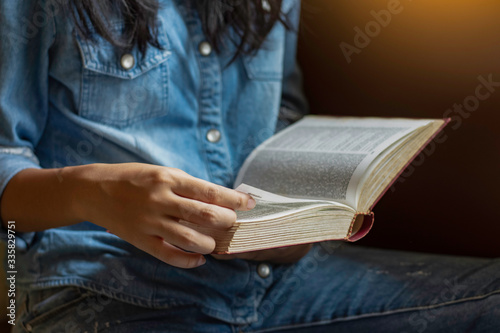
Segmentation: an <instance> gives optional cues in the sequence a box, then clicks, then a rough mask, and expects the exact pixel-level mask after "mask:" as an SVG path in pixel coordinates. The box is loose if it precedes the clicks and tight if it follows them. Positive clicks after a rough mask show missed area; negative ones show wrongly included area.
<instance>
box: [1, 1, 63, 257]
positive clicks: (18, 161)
mask: <svg viewBox="0 0 500 333" xmlns="http://www.w3.org/2000/svg"><path fill="white" fill-rule="evenodd" d="M51 6H52V5H51V1H50V0H47V1H46V2H45V0H44V1H0V200H1V196H2V195H3V192H4V190H5V187H6V186H7V184H8V182H9V181H10V180H11V179H12V177H13V176H14V175H15V174H17V173H18V172H19V171H21V170H24V169H27V168H40V164H39V162H38V159H37V157H36V155H35V150H36V146H37V144H38V141H39V140H40V137H41V136H42V133H43V130H44V126H45V122H46V119H47V112H48V80H49V76H48V68H49V55H48V54H49V48H50V45H51V44H52V43H53V40H54V38H55V27H54V17H53V8H51ZM26 209H30V207H26ZM34 234H35V233H16V247H17V248H18V249H19V250H23V249H26V248H27V246H28V245H29V243H30V242H31V240H32V239H33V236H34ZM0 240H4V241H5V240H6V230H5V228H3V227H1V230H0Z"/></svg>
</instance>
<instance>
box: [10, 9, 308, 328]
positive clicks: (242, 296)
mask: <svg viewBox="0 0 500 333" xmlns="http://www.w3.org/2000/svg"><path fill="white" fill-rule="evenodd" d="M186 3H187V1H185V0H177V1H174V0H169V1H161V5H162V6H161V9H160V12H159V16H158V25H159V42H160V44H161V46H162V48H161V49H158V48H154V47H149V48H148V50H147V52H146V54H145V55H144V56H142V55H141V54H140V52H139V51H138V50H137V49H136V48H134V49H132V50H131V51H129V52H128V53H126V54H122V53H120V51H119V50H117V49H116V48H114V47H112V46H111V44H110V43H108V42H107V41H105V40H104V39H103V38H101V37H100V36H97V35H95V36H93V38H91V39H88V40H87V39H83V38H81V37H79V35H78V34H77V33H76V30H75V26H74V24H73V23H72V21H71V20H70V19H69V18H68V17H69V15H68V13H67V12H65V11H64V10H63V6H62V4H63V0H40V1H35V0H32V1H1V2H0V193H3V190H4V189H5V186H6V185H7V183H8V182H9V180H10V179H11V178H12V177H13V176H14V175H15V174H16V173H18V172H19V171H21V170H23V169H26V168H59V167H63V166H71V165H81V164H89V163H96V162H99V163H122V162H142V163H149V164H155V165H163V166H168V167H174V168H179V169H182V170H184V171H186V172H187V173H189V174H191V175H193V176H195V177H199V178H202V179H205V180H208V181H211V182H214V183H217V184H220V185H224V186H228V187H231V186H232V185H233V182H234V179H235V177H236V174H237V172H238V170H239V168H240V166H241V165H242V163H243V161H244V159H245V158H246V157H247V155H248V154H249V153H250V152H251V151H252V149H253V148H255V147H256V146H257V145H258V144H260V143H261V142H262V141H264V140H265V139H267V138H269V137H270V136H271V135H272V134H273V133H274V131H275V128H276V124H277V119H278V113H279V110H280V108H282V109H285V110H288V112H290V110H291V112H292V113H293V112H295V113H303V112H305V111H306V102H305V99H304V96H303V94H302V92H301V75H300V71H299V69H298V67H297V65H296V60H295V56H296V43H297V30H298V22H299V11H300V3H299V1H298V0H284V1H283V5H282V11H283V12H284V13H286V14H287V15H288V21H289V24H290V25H291V26H292V29H291V30H287V29H285V27H284V26H283V24H281V23H279V22H278V23H276V25H275V26H274V27H273V29H272V31H271V32H270V34H269V36H268V37H267V40H266V42H265V43H264V45H263V47H262V48H261V49H260V50H259V51H258V52H257V53H256V54H255V55H244V56H241V57H239V58H237V60H236V61H234V62H233V63H231V64H230V65H228V63H229V60H230V59H231V58H232V56H233V52H234V46H232V45H231V43H227V45H226V47H225V48H224V49H223V50H222V51H221V52H215V51H211V50H210V45H209V44H208V45H207V44H206V43H205V44H202V43H203V42H204V41H205V37H204V34H203V30H202V26H201V23H200V20H199V17H198V14H197V12H196V10H194V9H193V8H191V7H190V6H187V5H186ZM110 24H111V26H112V29H115V30H116V31H117V32H119V31H120V30H121V29H122V28H123V24H122V22H121V21H120V20H118V19H117V20H112V21H111V22H110ZM207 46H208V48H207ZM214 130H216V131H217V132H214ZM210 131H212V132H211V134H212V136H210V135H208V133H209V132H210ZM218 133H220V138H219V139H218V140H216V139H217V134H218ZM214 134H215V138H216V139H215V140H214ZM26 209H30V207H26ZM1 236H2V239H3V240H5V239H6V230H5V229H2V231H1ZM16 250H17V252H16V269H17V271H18V273H17V281H16V282H17V286H18V288H47V287H52V286H65V285H74V286H80V287H84V288H88V289H92V290H94V291H98V292H100V293H103V294H105V295H108V296H111V297H114V298H116V299H120V300H123V301H126V302H129V303H133V304H136V305H141V306H148V307H156V308H168V307H172V306H178V305H186V304H189V305H196V306H198V307H200V308H201V309H203V311H205V312H206V313H207V314H210V315H213V316H215V317H217V318H220V319H223V320H227V321H230V322H234V323H246V322H250V321H252V320H255V318H256V313H255V307H256V304H255V302H256V300H258V299H259V297H261V296H262V295H263V294H264V292H265V288H266V284H267V285H268V284H269V283H270V282H269V281H268V280H265V279H259V277H258V275H257V274H256V269H255V266H256V264H255V263H252V262H247V261H244V260H232V261H217V260H214V259H212V258H210V257H209V258H208V262H207V264H205V265H204V266H202V267H200V268H196V269H191V270H183V269H177V268H174V267H172V266H169V265H167V264H165V263H163V262H160V261H159V260H157V259H155V258H154V257H152V256H150V255H148V254H146V253H144V252H142V251H140V250H138V249H136V248H135V247H134V246H132V245H130V244H129V243H127V242H125V241H123V240H121V239H120V238H118V237H116V236H114V235H112V234H109V233H106V232H105V230H103V228H101V227H99V226H97V225H95V224H92V223H90V222H83V223H79V224H76V225H71V226H67V227H61V228H54V229H49V230H45V231H42V232H36V233H17V234H16Z"/></svg>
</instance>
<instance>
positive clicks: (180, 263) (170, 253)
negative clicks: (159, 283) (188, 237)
mask: <svg viewBox="0 0 500 333" xmlns="http://www.w3.org/2000/svg"><path fill="white" fill-rule="evenodd" d="M134 245H135V244H134ZM136 246H137V247H138V248H139V249H141V250H143V251H145V252H147V253H149V254H151V255H152V256H153V257H155V258H157V259H159V260H161V261H163V262H165V263H167V264H169V265H172V266H175V267H179V268H195V267H198V266H201V265H203V264H205V262H206V259H205V258H204V257H203V255H201V254H199V253H187V252H185V251H182V250H181V249H179V248H176V247H175V246H173V245H171V244H168V243H167V242H165V241H164V240H163V239H161V238H160V237H157V236H145V237H144V239H143V241H140V244H138V245H136Z"/></svg>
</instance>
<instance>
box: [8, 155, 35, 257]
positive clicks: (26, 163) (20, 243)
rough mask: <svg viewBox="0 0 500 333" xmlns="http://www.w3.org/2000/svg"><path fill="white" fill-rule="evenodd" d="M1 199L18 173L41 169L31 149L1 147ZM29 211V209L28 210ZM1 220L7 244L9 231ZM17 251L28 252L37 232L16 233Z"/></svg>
mask: <svg viewBox="0 0 500 333" xmlns="http://www.w3.org/2000/svg"><path fill="white" fill-rule="evenodd" d="M0 166H1V167H0V199H1V196H2V195H3V192H4V190H5V187H6V186H7V184H8V183H9V181H10V180H11V179H12V177H14V176H15V175H16V174H17V173H18V172H20V171H21V170H24V169H28V168H37V169H40V165H39V163H38V159H37V158H36V156H35V155H34V154H33V152H32V151H31V149H29V148H9V147H1V146H0ZM28 209H29V208H28ZM1 222H2V221H1V220H0V241H1V242H7V239H8V234H7V233H8V231H7V229H6V228H4V227H3V224H2V223H1ZM15 235H16V250H18V251H26V250H27V249H28V247H29V245H30V244H31V242H32V241H33V239H34V237H35V232H17V231H16V234H15Z"/></svg>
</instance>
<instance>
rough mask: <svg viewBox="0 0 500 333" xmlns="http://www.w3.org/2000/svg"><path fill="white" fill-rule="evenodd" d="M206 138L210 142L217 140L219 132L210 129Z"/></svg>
mask: <svg viewBox="0 0 500 333" xmlns="http://www.w3.org/2000/svg"><path fill="white" fill-rule="evenodd" d="M207 140H208V141H210V142H212V143H216V142H219V140H220V132H219V131H218V130H216V129H215V128H214V129H211V130H210V131H208V132H207Z"/></svg>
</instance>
